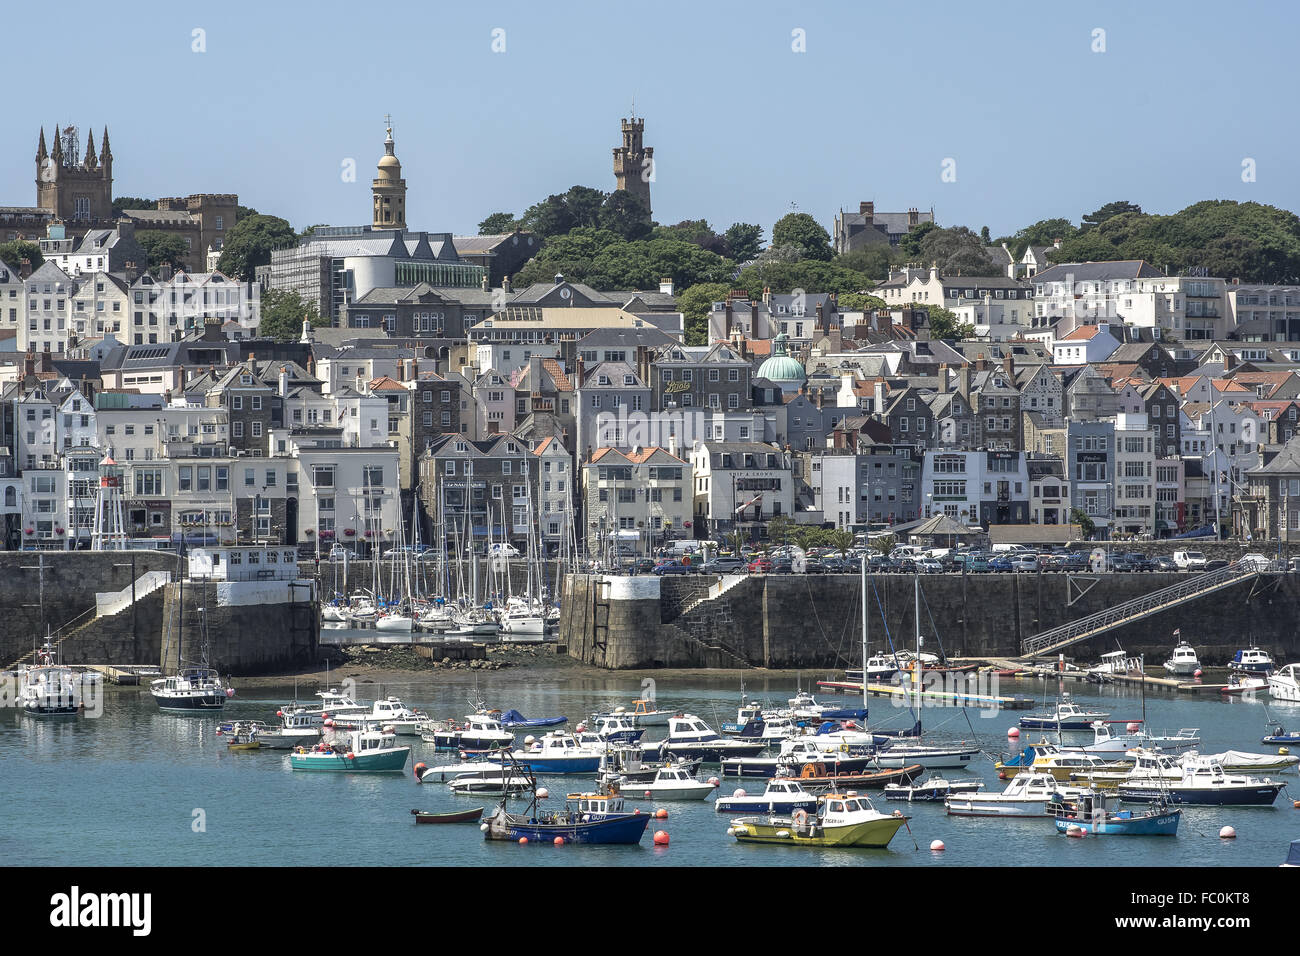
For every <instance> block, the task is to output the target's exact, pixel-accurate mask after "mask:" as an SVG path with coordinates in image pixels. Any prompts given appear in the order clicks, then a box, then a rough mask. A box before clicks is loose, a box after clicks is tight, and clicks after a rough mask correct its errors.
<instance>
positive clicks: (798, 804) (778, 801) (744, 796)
mask: <svg viewBox="0 0 1300 956" xmlns="http://www.w3.org/2000/svg"><path fill="white" fill-rule="evenodd" d="M817 801H818V796H817V794H815V793H812V792H811V791H809V790H805V789H804V788H803V784H802V782H801V781H799V780H795V779H792V778H788V777H778V778H777V779H775V780H769V781H768V782H767V787H766V788H765V789H764V790H763V792H762V793H755V794H749V793H746V792H745V791H744V790H743V789H740V788H737V789H736V790H735V791H733V792H732V794H731V796H729V797H718V799H717V800H715V801H713V809H714V810H717V811H719V812H726V813H794V811H796V810H806V811H809V812H811V811H814V810H816V809H817Z"/></svg>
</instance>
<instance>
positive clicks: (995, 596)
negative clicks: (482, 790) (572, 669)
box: [560, 573, 1300, 669]
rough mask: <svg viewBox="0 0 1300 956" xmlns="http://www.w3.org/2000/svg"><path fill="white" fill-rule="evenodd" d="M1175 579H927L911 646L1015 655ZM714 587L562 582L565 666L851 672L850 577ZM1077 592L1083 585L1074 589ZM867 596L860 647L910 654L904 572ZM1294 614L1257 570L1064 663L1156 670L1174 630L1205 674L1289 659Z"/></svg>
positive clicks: (1291, 586)
mask: <svg viewBox="0 0 1300 956" xmlns="http://www.w3.org/2000/svg"><path fill="white" fill-rule="evenodd" d="M1090 579H1095V582H1094V581H1093V580H1090ZM1185 579H1186V575H1180V574H1176V573H1144V574H1130V573H1117V574H1098V575H1082V576H1075V575H1071V576H1068V577H1067V576H1066V575H1064V574H1051V573H1042V574H978V575H957V574H943V575H925V576H923V577H922V578H921V592H922V595H923V598H922V602H921V608H920V619H921V624H922V627H921V630H922V634H923V635H925V642H924V646H923V647H922V650H923V651H925V652H927V653H936V652H938V650H939V649H940V646H941V647H942V650H943V651H944V652H945V653H946V654H947V655H948V656H950V657H1016V656H1019V654H1020V642H1021V640H1022V639H1024V638H1026V637H1030V636H1032V635H1034V634H1036V633H1038V632H1040V631H1043V630H1046V629H1048V628H1051V627H1056V626H1058V625H1061V624H1066V623H1069V622H1070V621H1073V620H1076V619H1077V618H1080V617H1084V616H1086V615H1088V614H1092V613H1094V612H1097V611H1101V610H1105V609H1106V608H1109V607H1113V606H1114V605H1116V604H1119V603H1122V602H1124V601H1127V600H1130V599H1132V598H1135V597H1140V596H1141V595H1143V594H1147V593H1150V592H1151V591H1155V590H1157V589H1159V588H1162V587H1166V586H1168V585H1171V584H1174V583H1177V582H1178V581H1180V580H1185ZM719 580H720V579H718V578H714V577H706V576H683V577H675V578H664V579H659V578H656V577H655V576H653V575H641V576H636V577H621V578H620V577H603V576H599V575H572V576H570V577H569V578H568V581H567V587H568V591H567V596H566V599H565V600H564V602H563V604H562V610H561V621H560V641H561V643H562V644H563V645H564V646H565V647H566V649H567V652H568V653H569V654H570V655H572V656H573V657H575V658H577V659H579V660H582V661H585V662H587V663H590V664H595V665H596V666H600V667H609V668H615V669H620V668H654V667H738V666H755V667H773V668H843V667H856V666H859V664H860V661H861V640H862V612H861V592H860V590H859V579H858V577H857V576H856V575H811V576H809V575H754V576H752V577H739V578H735V579H728V578H723V579H721V584H722V585H723V586H727V585H730V586H729V587H727V588H726V590H725V591H723V592H722V593H721V594H716V590H717V588H718V585H719ZM710 588H712V589H714V594H715V595H716V596H710V590H709V589H710ZM1083 588H1089V589H1088V590H1087V591H1086V593H1083V594H1080V591H1081V589H1083ZM868 593H869V595H870V597H871V608H872V614H871V621H870V632H869V646H870V648H871V650H872V651H873V652H878V651H880V650H881V649H885V648H888V646H889V643H888V641H889V638H890V637H892V640H893V646H894V647H895V648H896V649H902V648H914V647H915V644H916V638H915V635H916V618H917V616H916V613H915V611H914V600H913V594H914V592H913V578H912V576H910V575H901V574H897V575H896V574H880V575H873V576H872V577H871V578H870V579H869V584H868ZM1071 601H1073V603H1072V604H1071V603H1070V602H1071ZM1298 613H1300V574H1283V575H1268V576H1264V577H1262V578H1259V579H1252V580H1249V581H1246V582H1242V583H1240V584H1238V585H1234V586H1233V587H1232V588H1229V589H1226V590H1223V591H1219V592H1216V593H1215V594H1212V595H1209V596H1207V597H1204V598H1200V599H1198V600H1196V601H1194V602H1191V603H1188V604H1184V605H1182V606H1181V607H1175V608H1172V609H1170V610H1166V611H1162V612H1160V613H1158V614H1156V615H1153V616H1152V617H1149V618H1146V619H1145V620H1142V621H1139V622H1137V623H1135V624H1131V625H1128V626H1126V627H1123V628H1120V629H1118V630H1115V631H1112V632H1110V633H1108V634H1106V635H1104V636H1102V637H1099V638H1096V639H1094V640H1093V641H1089V642H1085V643H1082V644H1076V645H1074V646H1073V647H1071V648H1068V649H1067V651H1066V656H1067V657H1068V658H1071V659H1077V660H1081V661H1092V660H1096V658H1097V657H1098V656H1099V655H1100V654H1102V653H1104V652H1106V651H1110V650H1115V649H1116V647H1117V646H1122V647H1123V648H1124V649H1125V650H1126V651H1128V652H1129V653H1130V654H1146V656H1147V658H1148V660H1151V661H1153V662H1162V661H1163V660H1164V659H1165V657H1166V656H1168V653H1169V651H1170V650H1171V649H1172V647H1173V644H1174V641H1173V638H1172V633H1173V631H1174V629H1175V628H1180V629H1181V631H1182V637H1183V639H1185V640H1188V641H1190V642H1191V643H1192V644H1193V645H1194V646H1195V647H1196V648H1197V650H1198V652H1199V653H1200V657H1201V660H1202V662H1203V663H1205V664H1207V665H1214V664H1222V663H1225V662H1226V661H1227V660H1228V659H1229V658H1231V656H1232V655H1233V654H1234V653H1235V652H1236V650H1237V649H1238V648H1240V647H1249V646H1250V645H1252V644H1258V645H1260V646H1261V647H1264V648H1266V649H1268V650H1269V651H1270V652H1271V653H1272V654H1273V655H1274V657H1275V658H1277V659H1278V660H1279V661H1289V660H1293V659H1296V657H1297V656H1300V633H1297V630H1296V627H1295V622H1296V620H1297V614H1298ZM936 634H937V640H936V637H935V635H936Z"/></svg>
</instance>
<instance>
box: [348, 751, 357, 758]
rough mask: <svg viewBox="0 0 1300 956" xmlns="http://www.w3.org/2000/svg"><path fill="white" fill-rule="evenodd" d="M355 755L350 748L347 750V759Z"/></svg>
mask: <svg viewBox="0 0 1300 956" xmlns="http://www.w3.org/2000/svg"><path fill="white" fill-rule="evenodd" d="M355 756H356V754H354V753H353V752H352V751H351V750H349V751H348V759H349V760H351V759H352V758H353V757H355Z"/></svg>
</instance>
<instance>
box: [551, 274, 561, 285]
mask: <svg viewBox="0 0 1300 956" xmlns="http://www.w3.org/2000/svg"><path fill="white" fill-rule="evenodd" d="M563 281H564V273H562V272H557V273H555V278H554V279H552V280H551V282H552V283H553V284H554V285H559V284H560V283H561V282H563Z"/></svg>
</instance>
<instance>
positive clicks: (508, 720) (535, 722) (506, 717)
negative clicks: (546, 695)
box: [501, 710, 569, 730]
mask: <svg viewBox="0 0 1300 956" xmlns="http://www.w3.org/2000/svg"><path fill="white" fill-rule="evenodd" d="M568 719H569V718H568V717H534V718H532V719H531V720H530V719H529V718H527V717H525V716H524V715H523V714H521V713H519V711H517V710H507V711H506V712H505V713H504V714H502V715H501V726H502V727H503V728H505V729H506V730H522V729H525V728H530V727H558V726H559V725H560V724H563V723H565V722H567V721H568Z"/></svg>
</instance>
